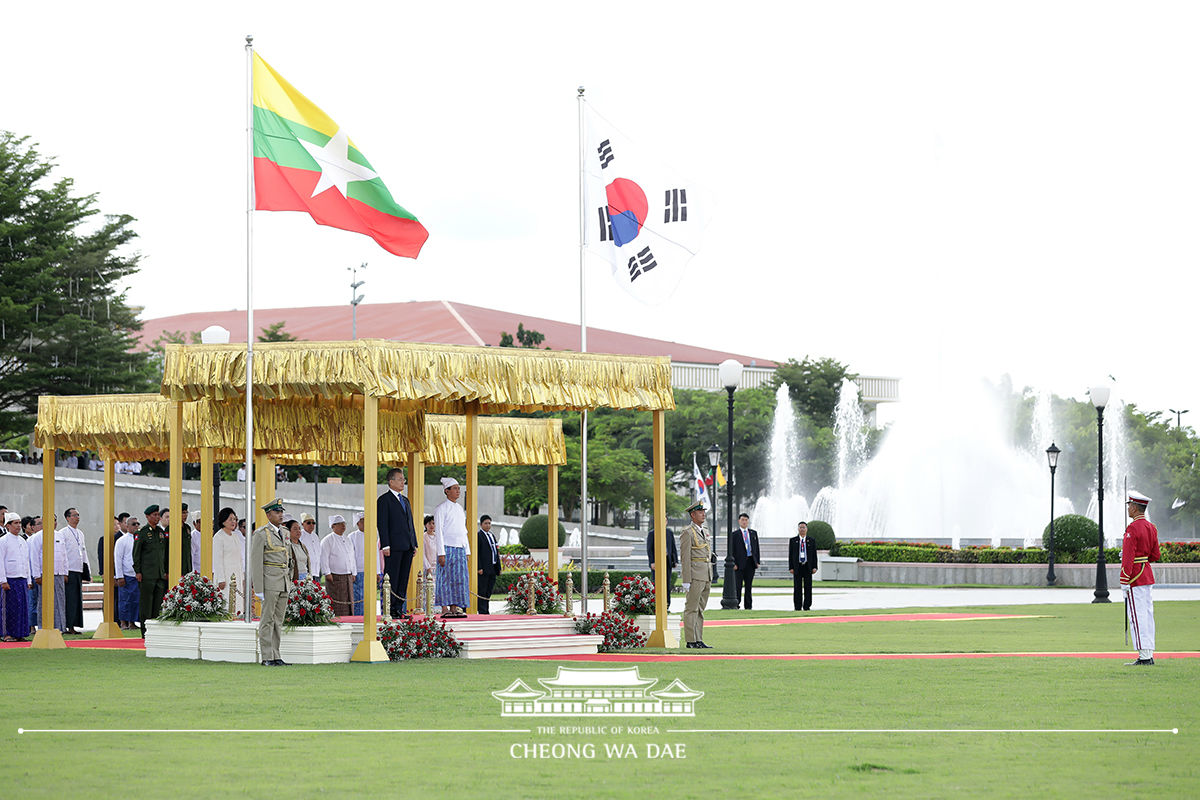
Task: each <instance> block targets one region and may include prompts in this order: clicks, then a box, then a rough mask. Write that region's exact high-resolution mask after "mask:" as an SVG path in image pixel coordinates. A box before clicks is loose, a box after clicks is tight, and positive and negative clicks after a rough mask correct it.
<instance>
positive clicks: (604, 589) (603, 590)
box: [600, 572, 611, 614]
mask: <svg viewBox="0 0 1200 800" xmlns="http://www.w3.org/2000/svg"><path fill="white" fill-rule="evenodd" d="M610 588H611V584H610V583H609V582H608V573H607V572H605V573H604V581H603V582H602V583H601V584H600V595H601V597H602V598H603V601H604V605H603V608H604V613H605V614H607V613H608V598H609V590H610Z"/></svg>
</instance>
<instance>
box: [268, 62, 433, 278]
mask: <svg viewBox="0 0 1200 800" xmlns="http://www.w3.org/2000/svg"><path fill="white" fill-rule="evenodd" d="M253 85H254V90H253V97H254V100H253V102H254V200H255V203H254V207H255V208H256V209H259V210H262V211H305V212H307V213H308V214H310V215H311V216H312V218H313V219H314V220H315V221H316V222H317V224H318V225H328V226H330V227H332V228H341V229H342V230H347V231H354V232H355V233H362V234H366V235H367V236H370V237H371V238H372V239H374V240H375V241H376V242H378V243H379V246H380V247H382V248H383V249H384V250H387V251H388V252H389V253H395V254H396V255H398V256H405V257H407V258H416V257H417V254H418V253H420V252H421V246H422V245H424V244H425V240H426V239H428V238H429V232H428V231H426V230H425V227H424V226H423V225H422V224H421V223H420V222H418V221H417V218H416V217H415V216H413V215H412V214H410V213H409V212H408V211H406V210H405V209H404V208H402V207H401V206H400V205H399V204H397V203H396V201H395V200H393V199H392V195H391V193H390V192H389V191H388V190H387V187H386V186H384V185H383V181H382V180H380V178H379V175H378V174H377V173H376V172H375V170H374V169H372V168H371V164H370V162H368V161H367V158H366V156H364V155H363V154H362V153H361V152H360V151H359V149H358V148H357V147H356V146H355V145H354V143H353V142H352V141H350V139H349V137H348V136H347V135H346V132H345V130H343V129H342V128H341V127H340V126H339V125H338V124H337V123H336V122H334V121H333V120H332V119H330V118H329V117H328V116H327V115H326V114H325V112H324V111H322V110H321V109H319V108H317V107H316V106H315V105H313V103H312V102H311V101H310V100H309V99H308V98H307V97H305V96H304V95H302V94H300V92H298V91H296V89H295V88H294V87H293V86H292V85H291V84H290V83H288V82H287V81H286V80H284V79H283V77H282V76H281V75H280V74H279V73H278V72H276V71H275V70H274V69H272V68H271V66H270V65H269V64H267V62H266V61H263V59H262V57H261V56H259V55H258V54H257V53H255V54H254V66H253Z"/></svg>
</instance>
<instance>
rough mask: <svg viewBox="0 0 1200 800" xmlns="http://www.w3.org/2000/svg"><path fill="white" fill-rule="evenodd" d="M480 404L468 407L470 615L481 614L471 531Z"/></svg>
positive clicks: (475, 511) (476, 555)
mask: <svg viewBox="0 0 1200 800" xmlns="http://www.w3.org/2000/svg"><path fill="white" fill-rule="evenodd" d="M478 490H479V403H478V402H471V403H469V404H468V405H467V501H466V512H467V549H469V550H470V551H471V554H470V555H469V556H468V557H467V575H468V581H469V585H470V588H469V590H468V593H467V594H468V597H467V601H468V602H469V603H470V610H469V612H468V613H471V614H478V613H479V597H478V594H479V553H478V550H479V547H478V546H473V545H472V542H476V541H477V540H476V538H475V534H473V533H471V529H472V528H475V529H476V530H478V529H479V527H478V526H479V491H478Z"/></svg>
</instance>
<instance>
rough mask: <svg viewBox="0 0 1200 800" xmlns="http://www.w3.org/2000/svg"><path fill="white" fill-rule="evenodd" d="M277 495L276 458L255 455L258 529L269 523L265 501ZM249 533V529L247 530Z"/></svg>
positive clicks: (255, 511)
mask: <svg viewBox="0 0 1200 800" xmlns="http://www.w3.org/2000/svg"><path fill="white" fill-rule="evenodd" d="M274 497H275V459H273V458H271V457H270V456H267V455H262V454H260V453H256V454H255V455H254V529H255V530H258V529H259V528H261V527H262V526H263V525H266V524H267V512H265V511H263V510H262V505H263V504H264V503H269V502H271V500H272V499H274ZM247 533H249V531H247Z"/></svg>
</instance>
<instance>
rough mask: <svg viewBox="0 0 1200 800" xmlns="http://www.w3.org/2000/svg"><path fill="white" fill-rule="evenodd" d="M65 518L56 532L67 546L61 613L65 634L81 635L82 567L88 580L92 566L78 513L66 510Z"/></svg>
mask: <svg viewBox="0 0 1200 800" xmlns="http://www.w3.org/2000/svg"><path fill="white" fill-rule="evenodd" d="M66 518H67V524H66V525H64V526H63V527H62V529H60V530H59V531H58V533H59V534H61V535H62V537H63V540H64V541H65V542H66V545H67V582H66V587H65V590H66V595H67V602H66V608H64V609H63V611H64V612H65V613H66V623H67V633H81V632H82V631H83V574H84V567H87V571H88V576H89V578H90V576H91V570H92V565H91V562H90V561H89V559H88V552H87V537H86V536H84V535H83V531H81V530H80V529H79V527H78V526H79V511H78V510H77V509H74V508H68V509H67V512H66ZM55 616H57V615H55Z"/></svg>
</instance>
